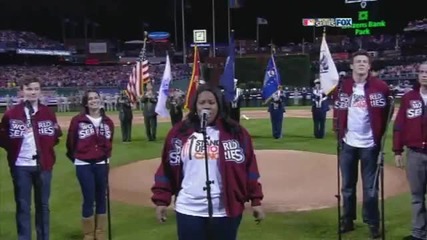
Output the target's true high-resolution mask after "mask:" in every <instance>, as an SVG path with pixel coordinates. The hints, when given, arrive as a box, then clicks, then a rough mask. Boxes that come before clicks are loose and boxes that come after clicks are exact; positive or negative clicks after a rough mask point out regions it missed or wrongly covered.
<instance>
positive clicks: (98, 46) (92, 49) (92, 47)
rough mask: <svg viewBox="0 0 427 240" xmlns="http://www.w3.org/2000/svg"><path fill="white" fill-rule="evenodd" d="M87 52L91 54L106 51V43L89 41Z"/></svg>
mask: <svg viewBox="0 0 427 240" xmlns="http://www.w3.org/2000/svg"><path fill="white" fill-rule="evenodd" d="M89 53H91V54H99V53H107V43H106V42H91V43H89Z"/></svg>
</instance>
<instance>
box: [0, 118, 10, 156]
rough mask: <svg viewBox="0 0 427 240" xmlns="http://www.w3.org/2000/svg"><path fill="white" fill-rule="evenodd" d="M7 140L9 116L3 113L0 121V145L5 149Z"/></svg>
mask: <svg viewBox="0 0 427 240" xmlns="http://www.w3.org/2000/svg"><path fill="white" fill-rule="evenodd" d="M8 142H9V117H8V115H7V114H4V115H3V117H2V118H1V122H0V147H1V148H4V149H6V148H7V145H6V144H7V143H8Z"/></svg>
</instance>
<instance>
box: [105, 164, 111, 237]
mask: <svg viewBox="0 0 427 240" xmlns="http://www.w3.org/2000/svg"><path fill="white" fill-rule="evenodd" d="M106 164H107V213H108V215H107V217H108V239H109V240H111V239H112V233H111V207H110V206H111V205H110V181H109V175H110V163H108V162H107V163H106Z"/></svg>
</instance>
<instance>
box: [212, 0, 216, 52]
mask: <svg viewBox="0 0 427 240" xmlns="http://www.w3.org/2000/svg"><path fill="white" fill-rule="evenodd" d="M212 48H213V57H215V56H216V50H215V48H216V44H215V0H212Z"/></svg>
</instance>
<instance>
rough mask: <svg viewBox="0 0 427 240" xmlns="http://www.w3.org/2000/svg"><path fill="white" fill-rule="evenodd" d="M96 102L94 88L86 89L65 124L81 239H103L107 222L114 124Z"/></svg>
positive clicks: (99, 100) (98, 97)
mask: <svg viewBox="0 0 427 240" xmlns="http://www.w3.org/2000/svg"><path fill="white" fill-rule="evenodd" d="M100 103H101V98H100V95H99V93H98V92H96V91H94V90H89V91H87V92H86V93H85V94H84V96H83V99H82V107H83V109H82V112H81V113H80V114H78V115H77V116H74V117H73V119H72V120H71V123H70V127H69V128H68V137H67V157H68V158H70V160H72V161H73V162H74V165H75V166H76V174H77V178H78V180H79V183H80V187H81V191H82V194H83V205H82V228H83V234H84V240H93V239H96V240H104V239H105V228H106V222H107V221H106V220H107V215H106V209H107V206H106V205H107V201H106V191H107V186H108V170H109V165H108V164H109V158H110V157H111V150H112V141H113V134H114V124H113V121H112V120H111V119H110V118H109V117H107V116H106V115H105V112H104V109H103V108H102V106H101V104H100ZM94 203H95V204H96V206H95V214H96V216H94Z"/></svg>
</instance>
